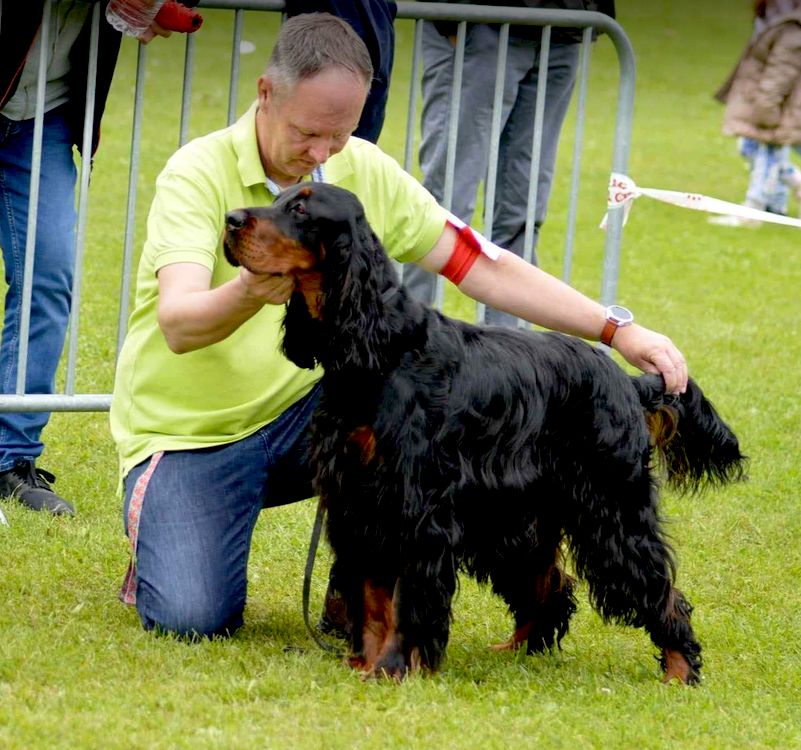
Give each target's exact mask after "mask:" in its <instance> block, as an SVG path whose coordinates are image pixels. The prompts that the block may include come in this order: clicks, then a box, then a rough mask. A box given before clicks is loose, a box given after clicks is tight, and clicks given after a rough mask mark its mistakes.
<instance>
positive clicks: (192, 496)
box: [123, 387, 319, 636]
mask: <svg viewBox="0 0 801 750" xmlns="http://www.w3.org/2000/svg"><path fill="white" fill-rule="evenodd" d="M318 400H319V387H316V388H315V389H313V390H312V391H311V393H309V394H308V395H307V396H305V397H304V398H302V399H301V400H300V401H298V402H296V403H295V404H293V405H292V406H291V407H289V409H287V410H286V411H285V412H284V413H283V414H281V416H279V417H278V418H277V419H276V420H274V421H273V422H271V423H270V424H268V425H266V426H265V427H263V428H262V429H261V430H259V431H258V432H256V433H254V434H253V435H250V436H249V437H247V438H244V439H243V440H240V441H238V442H235V443H229V444H227V445H218V446H214V447H211V448H203V449H199V450H191V451H174V452H167V453H165V454H164V455H163V456H162V458H161V460H160V462H159V463H158V465H157V466H156V468H155V470H154V471H153V474H152V476H151V477H150V480H149V481H148V483H147V487H146V489H145V492H144V500H143V503H142V511H141V516H140V519H139V532H138V545H137V555H136V561H137V579H136V608H137V611H138V613H139V617H140V619H141V621H142V625H143V626H144V627H145V629H146V630H152V629H157V630H160V631H165V632H172V633H177V634H180V635H188V636H198V635H200V636H212V635H228V634H230V633H232V632H233V631H235V630H236V629H237V628H238V627H239V626H240V625H242V621H243V611H244V608H245V599H246V594H247V563H248V555H249V553H250V543H251V538H252V535H253V529H254V527H255V525H256V520H257V519H258V517H259V512H260V511H261V509H262V508H263V507H269V506H276V505H282V504H285V503H290V502H295V501H298V500H304V499H306V498H309V497H311V496H312V495H313V490H312V476H311V469H310V467H309V463H308V428H309V423H310V420H311V416H312V412H313V411H314V408H315V406H316V404H317V401H318ZM148 464H149V460H148V461H144V462H143V463H141V464H139V465H138V466H136V467H134V468H133V469H132V470H131V471H130V472H129V474H128V476H126V478H125V505H124V515H123V518H124V519H125V531H126V534H127V533H128V507H129V504H130V502H131V494H132V491H133V488H134V485H135V484H136V481H137V479H138V478H139V477H140V476H141V475H142V474H143V473H144V472H145V471H146V469H147V468H148Z"/></svg>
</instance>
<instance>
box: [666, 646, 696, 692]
mask: <svg viewBox="0 0 801 750" xmlns="http://www.w3.org/2000/svg"><path fill="white" fill-rule="evenodd" d="M662 653H663V654H664V657H665V676H664V677H663V678H662V682H664V683H665V684H667V683H668V682H671V681H672V680H679V682H681V683H683V684H684V685H687V684H688V683H689V681H690V663H689V662H688V661H687V659H685V658H684V655H683V654H681V653H679V652H678V651H670V650H668V649H665V650H664V651H663V652H662Z"/></svg>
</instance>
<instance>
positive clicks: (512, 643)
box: [490, 622, 532, 651]
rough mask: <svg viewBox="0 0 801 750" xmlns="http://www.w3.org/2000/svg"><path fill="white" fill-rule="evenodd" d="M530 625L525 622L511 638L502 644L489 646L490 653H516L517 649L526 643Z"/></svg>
mask: <svg viewBox="0 0 801 750" xmlns="http://www.w3.org/2000/svg"><path fill="white" fill-rule="evenodd" d="M531 625H532V623H530V622H527V623H526V624H525V625H523V626H522V627H519V628H518V629H517V630H515V632H514V633H512V637H511V638H510V639H509V640H508V641H506V642H504V643H496V644H495V645H493V646H490V649H491V650H492V651H516V650H517V649H519V648H520V647H521V646H522V645H523V644H524V643H525V642H526V641H528V634H529V633H530V632H531Z"/></svg>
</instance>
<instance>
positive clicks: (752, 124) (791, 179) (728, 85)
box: [710, 0, 801, 226]
mask: <svg viewBox="0 0 801 750" xmlns="http://www.w3.org/2000/svg"><path fill="white" fill-rule="evenodd" d="M715 98H716V99H718V101H720V102H723V103H724V104H725V105H726V109H725V111H724V114H723V133H724V134H725V135H733V136H738V147H739V150H740V153H741V155H742V156H743V157H745V158H746V160H747V161H748V162H749V165H750V174H749V180H748V189H747V191H746V197H745V201H744V205H746V206H748V207H750V208H757V209H759V210H768V211H772V212H774V213H785V212H786V207H787V188H788V187H789V188H790V189H791V190H793V191H794V193H795V195H796V198H797V199H798V201H799V203H801V172H800V171H799V170H798V169H797V168H796V167H795V166H794V165H793V164H792V163H791V161H790V150H791V147H792V148H795V149H796V150H801V147H800V146H799V144H801V0H756V2H755V3H754V32H753V34H752V36H751V38H750V39H749V41H748V45H747V46H746V48H745V50H744V51H743V53H742V55H741V56H740V59H739V60H738V62H737V65H736V66H735V68H734V70H733V71H732V73H731V75H729V77H728V79H727V80H726V82H725V83H724V84H723V86H721V88H720V89H719V90H718V91H717V92H716V93H715ZM710 222H711V223H714V224H721V225H726V226H758V225H759V222H758V221H755V220H754V219H744V218H741V217H739V216H720V217H713V218H711V219H710Z"/></svg>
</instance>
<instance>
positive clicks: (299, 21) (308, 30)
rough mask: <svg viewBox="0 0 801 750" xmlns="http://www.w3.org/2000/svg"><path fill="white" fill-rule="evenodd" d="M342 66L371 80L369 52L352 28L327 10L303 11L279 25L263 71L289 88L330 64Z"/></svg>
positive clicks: (334, 66) (371, 68)
mask: <svg viewBox="0 0 801 750" xmlns="http://www.w3.org/2000/svg"><path fill="white" fill-rule="evenodd" d="M337 67H339V68H345V69H346V70H349V71H351V72H352V73H354V74H355V75H357V76H359V77H360V78H361V79H362V80H364V82H365V84H367V86H368V87H369V86H370V83H371V82H372V80H373V64H372V62H371V61H370V53H369V52H368V51H367V47H366V46H365V44H364V42H363V41H362V40H361V39H360V37H359V35H358V34H357V33H356V32H355V31H354V30H353V28H352V27H351V26H350V25H349V24H347V23H346V22H345V21H343V20H342V19H340V18H337V17H336V16H332V15H331V14H329V13H304V14H302V15H299V16H294V17H293V18H290V19H289V20H288V21H286V22H285V23H284V24H283V25H282V26H281V32H280V33H279V35H278V41H277V42H276V44H275V47H274V48H273V52H272V54H271V55H270V59H269V60H268V61H267V69H266V70H265V73H266V74H267V75H268V76H270V78H272V79H273V81H274V82H275V83H277V84H278V85H279V86H282V87H285V88H286V89H290V88H292V87H293V86H294V85H295V84H296V83H298V82H299V81H302V80H305V79H306V78H311V77H312V76H314V75H317V74H318V73H321V72H322V71H324V70H328V69H329V68H337Z"/></svg>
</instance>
